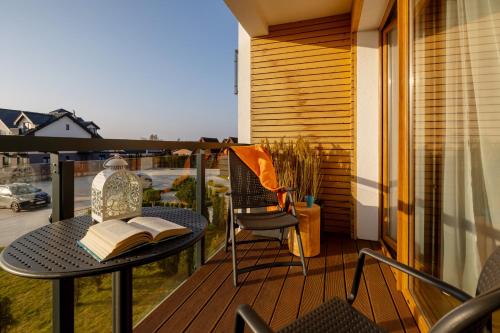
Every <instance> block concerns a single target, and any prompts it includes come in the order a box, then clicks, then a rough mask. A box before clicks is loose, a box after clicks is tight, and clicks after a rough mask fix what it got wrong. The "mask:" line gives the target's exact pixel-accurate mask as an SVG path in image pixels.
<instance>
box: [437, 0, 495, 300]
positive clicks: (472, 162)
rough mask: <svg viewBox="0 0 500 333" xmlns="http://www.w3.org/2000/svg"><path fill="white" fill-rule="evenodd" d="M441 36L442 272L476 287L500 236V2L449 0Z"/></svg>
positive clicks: (468, 288) (469, 287)
mask: <svg viewBox="0 0 500 333" xmlns="http://www.w3.org/2000/svg"><path fill="white" fill-rule="evenodd" d="M441 3H442V6H441V13H440V14H439V19H438V20H436V24H441V25H442V26H441V27H439V28H438V30H439V32H438V33H437V34H436V35H435V37H436V38H435V40H434V43H440V44H438V45H436V47H437V48H438V49H439V51H438V52H441V54H443V55H444V57H443V59H444V62H443V63H440V64H435V66H437V67H440V68H442V69H443V71H442V73H443V74H444V78H443V81H444V85H443V86H442V87H437V86H435V88H436V91H437V92H436V94H437V96H439V102H438V103H439V108H440V109H439V110H440V111H441V112H442V115H441V116H440V119H439V120H440V121H441V124H440V125H441V126H440V131H441V132H439V134H438V135H437V136H436V137H435V139H436V140H440V141H441V144H442V146H441V149H442V160H441V164H442V170H441V174H442V175H441V177H440V184H439V185H438V186H439V187H440V188H441V190H440V195H441V209H440V213H441V216H440V220H441V233H440V238H441V240H440V243H441V251H440V254H441V258H440V261H441V265H440V267H441V274H442V278H443V279H444V280H446V281H448V282H450V283H452V284H454V285H456V286H457V287H459V288H461V289H464V290H466V291H468V292H469V293H471V294H474V293H475V287H476V283H477V279H478V277H479V272H480V270H481V267H482V265H483V264H484V261H485V259H486V257H487V256H488V255H489V254H490V253H491V252H492V251H493V248H494V247H495V244H499V243H500V1H498V0H447V1H442V2H441Z"/></svg>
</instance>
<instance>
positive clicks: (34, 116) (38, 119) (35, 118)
mask: <svg viewBox="0 0 500 333" xmlns="http://www.w3.org/2000/svg"><path fill="white" fill-rule="evenodd" d="M22 113H23V114H25V115H26V117H28V118H29V120H31V121H32V122H33V124H34V125H35V126H39V125H41V124H43V123H46V122H47V121H49V120H51V119H52V118H53V117H54V116H52V115H50V114H46V113H38V112H30V111H23V112H22Z"/></svg>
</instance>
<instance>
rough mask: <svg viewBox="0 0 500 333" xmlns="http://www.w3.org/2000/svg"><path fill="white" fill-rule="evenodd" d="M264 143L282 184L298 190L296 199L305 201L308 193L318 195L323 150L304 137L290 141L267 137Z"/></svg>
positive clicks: (315, 196) (295, 195) (321, 178)
mask: <svg viewBox="0 0 500 333" xmlns="http://www.w3.org/2000/svg"><path fill="white" fill-rule="evenodd" d="M262 144H263V146H264V148H265V149H266V150H267V151H268V152H269V153H270V154H271V156H272V158H273V164H274V168H275V169H276V174H277V177H278V183H279V184H280V186H286V187H291V188H294V189H296V190H297V191H296V192H295V193H294V200H295V201H304V197H305V196H306V195H312V196H313V197H314V198H317V197H318V193H319V189H320V187H321V181H322V180H323V175H321V173H320V170H321V163H322V160H323V156H322V154H321V150H319V149H317V148H315V147H313V146H312V145H311V143H310V142H309V141H308V140H306V139H304V138H302V137H299V138H298V139H297V140H289V141H285V139H284V138H281V140H279V141H273V142H269V141H268V140H267V139H266V140H265V141H264V142H263V143H262Z"/></svg>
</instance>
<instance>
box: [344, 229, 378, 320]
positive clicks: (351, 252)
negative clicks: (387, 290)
mask: <svg viewBox="0 0 500 333" xmlns="http://www.w3.org/2000/svg"><path fill="white" fill-rule="evenodd" d="M342 254H343V259H344V274H345V282H346V292H347V293H348V294H349V293H350V292H351V287H352V280H353V278H354V271H355V270H356V263H357V261H358V252H357V247H356V242H355V241H354V240H352V239H347V238H345V239H342ZM353 306H354V307H355V308H356V309H357V310H358V311H359V312H361V313H362V314H364V315H365V316H366V317H368V318H369V319H370V320H373V312H372V308H371V304H370V298H369V297H368V291H367V289H366V283H365V277H364V276H362V277H361V281H360V283H359V290H358V295H357V297H356V300H355V301H354V304H353Z"/></svg>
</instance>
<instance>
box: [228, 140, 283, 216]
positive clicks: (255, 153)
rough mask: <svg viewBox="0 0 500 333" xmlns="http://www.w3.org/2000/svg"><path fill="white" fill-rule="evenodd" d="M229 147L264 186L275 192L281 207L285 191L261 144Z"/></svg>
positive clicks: (271, 160)
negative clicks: (279, 183)
mask: <svg viewBox="0 0 500 333" xmlns="http://www.w3.org/2000/svg"><path fill="white" fill-rule="evenodd" d="M230 149H232V150H233V151H234V152H235V154H236V155H237V156H238V157H239V158H240V159H241V160H242V161H243V163H245V164H246V165H247V166H248V167H249V168H250V170H252V172H253V173H254V174H255V175H256V176H257V177H259V180H260V183H261V184H262V186H264V188H266V189H268V190H270V191H273V192H276V193H277V195H278V201H279V204H280V206H281V207H283V206H284V205H285V199H286V192H285V191H284V190H283V188H282V187H280V186H279V185H278V180H277V179H276V170H275V169H274V166H273V159H272V157H271V155H270V154H269V153H268V152H267V151H266V150H265V149H264V148H263V147H262V146H261V145H255V146H235V147H231V148H230Z"/></svg>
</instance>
